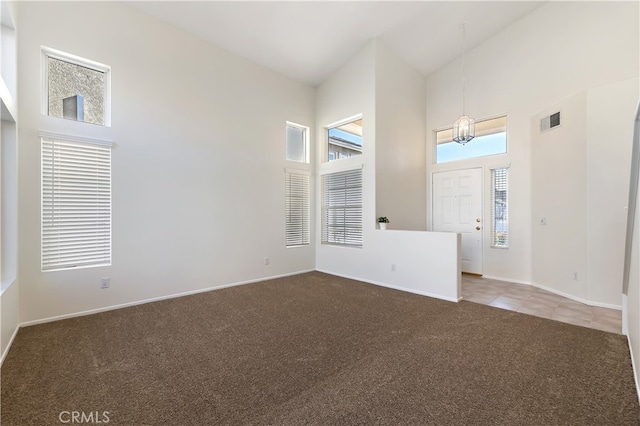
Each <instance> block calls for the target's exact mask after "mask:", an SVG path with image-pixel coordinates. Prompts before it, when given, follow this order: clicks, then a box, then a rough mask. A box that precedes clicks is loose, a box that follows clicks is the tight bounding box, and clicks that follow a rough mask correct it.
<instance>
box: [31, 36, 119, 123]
mask: <svg viewBox="0 0 640 426" xmlns="http://www.w3.org/2000/svg"><path fill="white" fill-rule="evenodd" d="M42 53H43V68H44V73H45V88H44V89H45V90H44V91H45V96H44V98H45V100H46V102H45V104H44V105H43V113H44V114H46V115H48V116H50V117H58V118H65V119H68V120H74V121H81V122H85V123H90V124H97V125H100V126H108V125H110V122H109V121H110V120H109V118H110V109H109V108H110V102H109V101H110V99H109V87H110V81H109V80H110V67H109V66H107V65H103V64H99V63H97V62H93V61H89V60H87V59H83V58H79V57H76V56H73V55H70V54H67V53H64V52H59V51H57V50H53V49H49V48H43V50H42Z"/></svg>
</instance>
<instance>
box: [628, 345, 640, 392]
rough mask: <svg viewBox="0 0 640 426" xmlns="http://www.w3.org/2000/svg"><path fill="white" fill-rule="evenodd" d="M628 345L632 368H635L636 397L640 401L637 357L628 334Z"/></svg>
mask: <svg viewBox="0 0 640 426" xmlns="http://www.w3.org/2000/svg"><path fill="white" fill-rule="evenodd" d="M627 345H628V346H629V355H630V356H631V368H632V369H633V380H634V382H635V383H636V397H637V398H638V402H640V385H638V369H637V368H636V363H635V358H634V357H633V347H632V346H631V340H629V335H628V334H627Z"/></svg>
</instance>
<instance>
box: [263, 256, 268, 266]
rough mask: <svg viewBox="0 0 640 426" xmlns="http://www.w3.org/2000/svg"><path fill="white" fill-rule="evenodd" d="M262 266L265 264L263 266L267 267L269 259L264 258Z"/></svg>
mask: <svg viewBox="0 0 640 426" xmlns="http://www.w3.org/2000/svg"><path fill="white" fill-rule="evenodd" d="M264 264H265V265H268V264H269V258H268V257H265V258H264Z"/></svg>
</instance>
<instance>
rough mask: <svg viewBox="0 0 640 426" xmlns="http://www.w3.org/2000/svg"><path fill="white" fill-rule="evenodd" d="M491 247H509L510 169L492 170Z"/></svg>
mask: <svg viewBox="0 0 640 426" xmlns="http://www.w3.org/2000/svg"><path fill="white" fill-rule="evenodd" d="M491 247H494V248H509V169H508V168H506V167H502V168H497V169H492V170H491Z"/></svg>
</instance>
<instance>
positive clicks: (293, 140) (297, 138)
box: [286, 122, 309, 163]
mask: <svg viewBox="0 0 640 426" xmlns="http://www.w3.org/2000/svg"><path fill="white" fill-rule="evenodd" d="M308 133H309V129H308V128H307V127H304V126H300V125H298V124H293V123H289V122H287V138H286V141H287V160H289V161H297V162H299V163H308V162H309V142H308V137H307V135H308Z"/></svg>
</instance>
